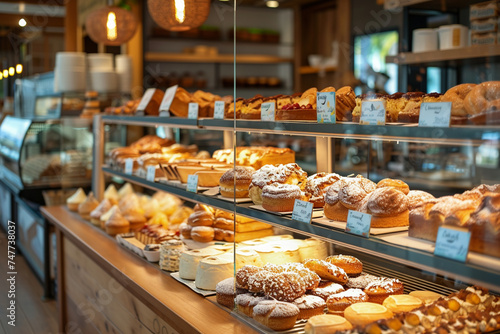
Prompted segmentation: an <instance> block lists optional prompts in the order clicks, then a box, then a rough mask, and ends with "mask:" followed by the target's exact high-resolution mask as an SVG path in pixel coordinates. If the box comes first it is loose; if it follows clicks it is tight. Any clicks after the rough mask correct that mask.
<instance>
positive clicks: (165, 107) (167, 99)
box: [160, 85, 177, 116]
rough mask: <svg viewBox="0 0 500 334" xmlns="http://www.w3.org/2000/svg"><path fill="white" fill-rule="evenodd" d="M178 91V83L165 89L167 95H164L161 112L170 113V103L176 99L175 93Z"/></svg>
mask: <svg viewBox="0 0 500 334" xmlns="http://www.w3.org/2000/svg"><path fill="white" fill-rule="evenodd" d="M176 92H177V85H175V86H172V87H170V88H167V90H166V91H165V95H163V100H161V104H160V113H162V115H164V116H169V115H170V105H171V104H172V101H173V100H174V97H175V93H176Z"/></svg>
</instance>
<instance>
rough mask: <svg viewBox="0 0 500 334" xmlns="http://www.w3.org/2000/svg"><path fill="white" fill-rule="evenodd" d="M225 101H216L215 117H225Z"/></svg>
mask: <svg viewBox="0 0 500 334" xmlns="http://www.w3.org/2000/svg"><path fill="white" fill-rule="evenodd" d="M224 107H225V105H224V101H215V104H214V118H215V119H224Z"/></svg>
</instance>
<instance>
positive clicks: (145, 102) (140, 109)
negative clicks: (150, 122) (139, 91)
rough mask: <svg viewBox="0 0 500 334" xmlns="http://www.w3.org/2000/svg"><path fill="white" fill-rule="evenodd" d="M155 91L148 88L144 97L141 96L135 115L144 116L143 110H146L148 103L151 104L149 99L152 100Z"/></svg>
mask: <svg viewBox="0 0 500 334" xmlns="http://www.w3.org/2000/svg"><path fill="white" fill-rule="evenodd" d="M155 91H156V88H149V89H147V90H146V92H145V93H144V95H143V96H142V99H141V102H139V105H138V106H137V111H136V114H137V115H144V110H146V107H147V106H148V104H149V102H151V99H152V98H153V95H154V93H155Z"/></svg>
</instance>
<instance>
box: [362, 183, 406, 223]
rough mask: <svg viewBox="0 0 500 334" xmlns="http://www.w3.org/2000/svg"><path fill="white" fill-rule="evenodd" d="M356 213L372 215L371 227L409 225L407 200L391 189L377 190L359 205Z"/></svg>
mask: <svg viewBox="0 0 500 334" xmlns="http://www.w3.org/2000/svg"><path fill="white" fill-rule="evenodd" d="M358 211H360V212H364V213H369V214H371V215H372V222H371V227H397V226H408V225H409V224H410V212H409V210H408V199H407V197H406V195H405V194H404V193H402V192H401V191H399V190H397V189H395V188H392V187H384V188H377V189H375V190H374V191H373V192H372V193H370V194H369V195H368V196H366V198H365V199H364V200H363V202H362V203H361V205H360V207H359V209H358Z"/></svg>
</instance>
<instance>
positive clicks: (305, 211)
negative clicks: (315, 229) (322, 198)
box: [292, 199, 313, 224]
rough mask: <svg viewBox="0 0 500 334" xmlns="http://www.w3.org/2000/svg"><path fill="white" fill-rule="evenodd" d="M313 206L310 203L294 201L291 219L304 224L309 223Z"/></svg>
mask: <svg viewBox="0 0 500 334" xmlns="http://www.w3.org/2000/svg"><path fill="white" fill-rule="evenodd" d="M312 211H313V204H312V203H311V202H306V201H301V200H299V199H296V200H295V204H294V205H293V212H292V219H293V220H297V221H299V222H303V223H306V224H310V223H311V219H312Z"/></svg>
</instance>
